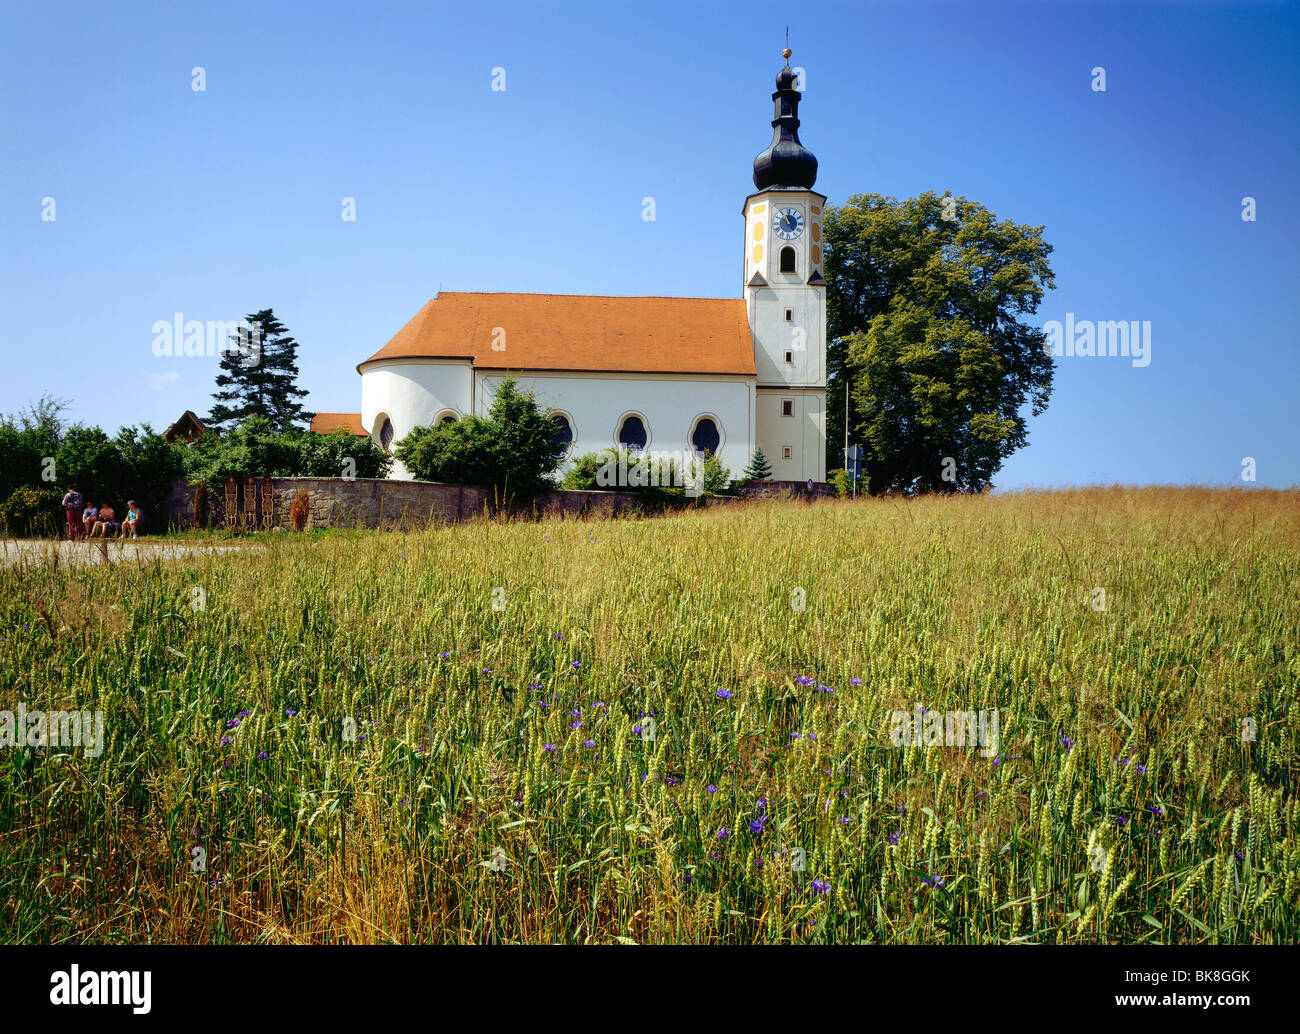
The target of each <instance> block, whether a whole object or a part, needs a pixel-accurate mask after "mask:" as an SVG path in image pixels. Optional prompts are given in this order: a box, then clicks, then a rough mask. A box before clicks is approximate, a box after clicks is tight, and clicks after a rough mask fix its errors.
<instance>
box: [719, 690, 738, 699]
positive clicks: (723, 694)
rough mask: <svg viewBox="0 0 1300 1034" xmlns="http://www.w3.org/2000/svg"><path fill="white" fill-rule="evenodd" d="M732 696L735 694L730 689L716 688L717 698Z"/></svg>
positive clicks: (729, 697)
mask: <svg viewBox="0 0 1300 1034" xmlns="http://www.w3.org/2000/svg"><path fill="white" fill-rule="evenodd" d="M733 696H735V694H734V693H733V692H731V690H729V689H720V690H718V699H719V700H730V699H731V698H732V697H733Z"/></svg>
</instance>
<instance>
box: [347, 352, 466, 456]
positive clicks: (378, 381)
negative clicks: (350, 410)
mask: <svg viewBox="0 0 1300 1034" xmlns="http://www.w3.org/2000/svg"><path fill="white" fill-rule="evenodd" d="M472 383H473V369H472V368H471V366H470V362H469V360H467V359H412V360H388V361H385V362H383V363H376V364H374V365H371V366H367V367H366V368H365V369H364V370H363V371H362V373H361V426H362V427H364V428H366V430H368V431H369V432H370V437H371V439H372V440H373V441H374V442H375V444H380V442H379V429H380V426H381V424H382V423H383V417H385V416H386V417H387V418H388V419H389V420H391V421H392V423H393V444H394V445H396V444H397V443H398V442H400V441H401V440H402V439H403V438H405V437H406V436H407V435H408V434H410V433H411V431H412V429H413V428H416V427H425V426H429V425H431V424H432V423H433V422H434V421H435V420H437V419H439V418H440V417H441V416H442V415H443V414H444V413H450V414H452V415H454V416H455V417H456V418H457V419H459V418H460V417H462V416H464V415H466V414H467V413H469V412H471V410H470V406H471V404H472V394H471V385H472ZM391 476H392V477H394V478H401V479H404V480H409V479H410V477H411V474H410V472H409V471H408V470H407V469H406V468H405V467H404V466H403V465H402V464H401V462H400V461H394V464H393V473H392V475H391Z"/></svg>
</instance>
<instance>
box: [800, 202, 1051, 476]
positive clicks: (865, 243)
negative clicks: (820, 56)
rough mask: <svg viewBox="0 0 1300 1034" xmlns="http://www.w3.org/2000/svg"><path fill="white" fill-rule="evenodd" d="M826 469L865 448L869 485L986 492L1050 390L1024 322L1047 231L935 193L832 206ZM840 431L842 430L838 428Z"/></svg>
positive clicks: (1036, 295)
mask: <svg viewBox="0 0 1300 1034" xmlns="http://www.w3.org/2000/svg"><path fill="white" fill-rule="evenodd" d="M825 231H826V274H825V275H826V278H827V280H828V282H829V290H828V329H827V337H828V348H827V364H828V368H829V372H830V382H829V384H828V391H827V405H828V417H829V421H828V422H829V427H828V430H830V433H829V434H828V436H827V438H828V441H827V464H828V466H839V465H840V463H841V460H842V456H841V447H842V443H843V426H844V425H843V424H842V423H840V421H841V420H842V419H843V416H842V414H844V412H845V405H844V396H845V387H846V384H848V385H849V388H850V390H849V406H848V409H849V413H848V430H849V439H850V444H861V445H863V446H864V453H865V455H864V470H865V473H866V475H867V481H868V484H869V485H870V487H871V491H872V492H882V491H889V490H895V491H906V492H913V491H941V492H942V491H961V490H966V491H978V490H981V489H983V488H985V487H987V486H988V485H989V484H990V482H991V480H992V478H993V475H994V474H995V473H996V472H997V471H998V469H999V468H1000V467H1001V466H1002V463H1003V461H1004V460H1005V459H1006V458H1007V457H1008V456H1009V455H1011V453H1012V452H1014V451H1015V450H1016V449H1018V448H1020V447H1021V446H1023V445H1024V444H1025V442H1026V440H1027V432H1026V427H1025V417H1024V412H1023V411H1024V408H1025V406H1026V405H1029V406H1030V407H1031V411H1032V412H1033V413H1034V414H1035V415H1037V414H1038V413H1041V412H1042V411H1043V410H1044V409H1045V408H1046V406H1047V400H1048V397H1049V396H1050V394H1051V390H1052V360H1051V357H1050V356H1049V355H1047V353H1046V352H1045V351H1044V349H1043V340H1044V338H1043V333H1042V331H1041V329H1038V328H1035V327H1033V326H1031V325H1030V324H1028V323H1026V322H1024V318H1025V317H1027V316H1032V315H1033V313H1034V312H1035V311H1036V310H1037V308H1038V304H1039V302H1040V301H1041V300H1042V297H1043V292H1044V291H1045V290H1047V289H1049V288H1051V287H1052V286H1054V279H1053V275H1052V270H1051V268H1050V266H1049V265H1048V262H1047V258H1048V255H1050V254H1051V251H1052V248H1051V245H1049V244H1048V243H1047V242H1046V241H1045V240H1044V239H1043V227H1041V226H1023V225H1018V224H1016V223H1013V222H1011V221H1010V220H1005V219H1004V220H998V219H997V218H996V217H995V216H994V214H993V213H992V212H990V211H989V210H988V209H987V208H985V207H984V206H983V205H980V204H977V203H976V202H973V201H967V200H966V199H965V198H952V197H947V196H942V197H941V196H939V195H936V194H934V193H933V192H927V193H925V194H922V195H920V196H919V197H915V198H909V199H907V200H905V201H898V200H895V199H894V198H889V197H882V196H881V195H879V194H858V195H855V196H853V197H851V198H849V200H848V203H847V204H845V205H843V206H841V207H836V208H828V210H827V216H826V223H825ZM837 425H838V427H839V429H840V433H839V434H836V433H835V430H834V429H835V428H836V427H837Z"/></svg>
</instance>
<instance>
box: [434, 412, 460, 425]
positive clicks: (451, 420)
mask: <svg viewBox="0 0 1300 1034" xmlns="http://www.w3.org/2000/svg"><path fill="white" fill-rule="evenodd" d="M455 422H456V418H455V417H454V416H452V415H451V414H450V413H447V414H445V415H444V416H443V418H442V419H441V420H439V421H438V423H439V424H454V423H455Z"/></svg>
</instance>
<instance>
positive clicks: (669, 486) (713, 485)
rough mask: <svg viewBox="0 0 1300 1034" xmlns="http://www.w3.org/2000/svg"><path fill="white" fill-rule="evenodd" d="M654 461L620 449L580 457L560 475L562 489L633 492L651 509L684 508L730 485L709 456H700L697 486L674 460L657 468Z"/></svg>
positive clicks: (723, 470) (724, 471)
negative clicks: (660, 507)
mask: <svg viewBox="0 0 1300 1034" xmlns="http://www.w3.org/2000/svg"><path fill="white" fill-rule="evenodd" d="M654 458H655V454H654V453H653V452H651V453H642V452H633V451H631V450H629V449H624V448H617V449H602V450H601V451H600V452H588V453H584V454H583V455H581V456H579V457H578V458H577V459H575V460H574V461H573V466H572V467H570V468H569V471H568V473H566V474H565V475H564V483H563V487H564V488H568V489H577V490H580V491H619V492H637V493H639V494H641V495H644V496H645V497H646V502H647V503H649V504H652V505H654V504H657V505H661V506H685V505H690V504H692V503H693V502H694V501H695V500H696V499H707V498H709V497H711V496H715V495H722V494H723V493H725V492H726V491H727V489H728V488H729V486H730V484H731V472H730V471H729V470H728V469H727V468H726V467H724V466H723V465H722V461H721V460H719V459H718V457H717V456H714V455H712V454H711V453H705V455H704V461H703V465H704V469H703V482H702V484H699V485H698V486H692V485H690V484H689V483H688V482H689V479H688V478H687V477H686V475H685V473H684V472H683V471H682V470H681V464H680V463H679V462H678V461H677V459H676V458H675V457H674V458H671V459H669V460H667V461H665V462H662V463H661V464H658V465H656V464H655V463H654ZM647 461H649V462H647ZM694 476H695V477H699V476H700V475H699V474H698V473H697V474H695V475H694ZM695 488H698V491H694V492H693V494H691V493H690V492H688V489H691V490H694V489H695Z"/></svg>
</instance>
